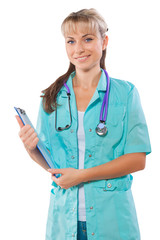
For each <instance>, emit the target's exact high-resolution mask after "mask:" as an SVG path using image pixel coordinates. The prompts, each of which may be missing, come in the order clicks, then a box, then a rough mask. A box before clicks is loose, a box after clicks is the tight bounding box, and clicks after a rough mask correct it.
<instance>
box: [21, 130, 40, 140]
mask: <svg viewBox="0 0 160 240" xmlns="http://www.w3.org/2000/svg"><path fill="white" fill-rule="evenodd" d="M35 137H37V133H36V132H35V131H34V129H33V128H28V129H27V130H26V132H24V134H23V135H22V136H21V138H22V140H23V141H24V142H26V141H32V140H33V139H34V138H35Z"/></svg>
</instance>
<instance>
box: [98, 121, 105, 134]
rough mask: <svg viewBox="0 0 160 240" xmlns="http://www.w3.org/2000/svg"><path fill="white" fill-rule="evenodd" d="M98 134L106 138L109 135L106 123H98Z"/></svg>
mask: <svg viewBox="0 0 160 240" xmlns="http://www.w3.org/2000/svg"><path fill="white" fill-rule="evenodd" d="M96 133H97V134H98V135H99V136H105V135H106V134H107V127H106V125H105V123H104V122H100V123H98V125H97V127H96Z"/></svg>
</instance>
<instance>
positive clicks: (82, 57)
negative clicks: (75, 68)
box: [78, 56, 88, 60]
mask: <svg viewBox="0 0 160 240" xmlns="http://www.w3.org/2000/svg"><path fill="white" fill-rule="evenodd" d="M87 57H88V56H86V57H82V58H78V59H80V60H81V59H85V58H87Z"/></svg>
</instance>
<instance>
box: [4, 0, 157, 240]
mask: <svg viewBox="0 0 160 240" xmlns="http://www.w3.org/2000/svg"><path fill="white" fill-rule="evenodd" d="M91 7H94V8H96V9H97V10H98V11H99V12H100V13H101V14H102V16H104V18H105V20H106V22H107V23H108V27H109V32H108V36H109V43H108V48H107V58H106V66H107V70H108V73H109V75H110V76H111V77H114V78H118V79H122V80H127V81H130V82H132V83H133V84H135V86H136V87H137V88H138V91H139V94H140V97H141V102H142V106H143V110H144V113H145V116H146V121H147V124H148V129H149V134H150V140H151V145H152V153H151V154H150V155H148V156H147V164H146V168H145V170H143V171H140V172H137V173H134V174H133V176H134V183H133V187H132V191H133V195H134V199H135V204H136V209H137V214H138V219H139V224H140V229H141V236H142V240H150V239H160V232H159V218H158V220H157V217H158V215H159V213H160V211H159V210H160V208H159V203H160V194H159V195H158V192H159V182H160V181H159V178H158V175H159V171H160V170H159V167H160V164H159V161H160V159H159V152H158V149H159V141H158V140H159V135H160V131H159V124H160V116H159V115H160V114H159V104H158V103H160V97H159V95H160V94H159V93H160V90H159V86H160V85H159V81H160V78H159V68H158V67H159V62H160V57H159V56H160V48H159V43H160V32H159V22H160V15H159V3H158V0H157V1H155V0H152V1H147V0H145V1H143V0H142V1H139V0H134V1H130V0H114V1H110V0H103V1H93V0H92V1H91V0H88V1H86V0H85V1H84V0H81V1H75V0H70V1H69V0H67V1H53V0H52V1H51V0H50V1H48V0H45V1H44V0H43V1H42V0H39V1H37V0H28V1H24V0H19V1H18V0H14V1H9V0H2V1H1V3H0V35H1V36H0V86H1V87H0V89H1V94H0V104H1V105H0V106H1V118H0V121H1V124H0V139H1V144H0V146H1V159H0V162H1V165H0V191H1V192H0V195H1V197H0V202H1V203H0V218H1V230H0V239H3V240H8V239H16V240H22V239H23V240H28V239H30V240H44V239H45V228H46V221H47V211H48V206H49V196H50V189H51V178H50V174H49V173H47V172H46V171H45V170H43V169H42V168H41V167H39V165H37V164H36V163H34V162H33V161H32V160H31V159H30V158H29V156H28V155H27V153H26V151H25V149H24V147H23V144H22V143H21V140H20V139H19V136H18V132H19V126H18V124H17V122H16V119H15V117H14V116H15V111H14V109H13V107H14V106H17V107H21V108H24V109H25V110H26V112H27V114H28V115H29V116H30V118H31V120H32V123H33V124H34V125H36V119H37V114H38V108H39V101H40V98H39V96H40V94H41V90H43V89H45V88H46V87H48V86H49V85H50V84H51V83H52V82H53V81H54V80H55V79H56V78H57V77H58V76H60V75H61V74H63V73H64V72H66V70H67V69H68V59H67V55H66V53H65V46H64V39H63V36H62V34H61V31H60V26H61V23H62V21H63V19H64V18H65V17H66V16H67V15H68V14H69V13H70V12H72V11H78V10H80V9H82V8H91ZM62 240H63V239H62ZM97 240H98V239H97ZM110 240H114V239H110Z"/></svg>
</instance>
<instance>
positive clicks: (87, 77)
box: [73, 66, 101, 90]
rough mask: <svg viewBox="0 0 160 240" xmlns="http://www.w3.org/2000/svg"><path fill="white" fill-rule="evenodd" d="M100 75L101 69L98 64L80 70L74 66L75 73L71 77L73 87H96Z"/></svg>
mask: <svg viewBox="0 0 160 240" xmlns="http://www.w3.org/2000/svg"><path fill="white" fill-rule="evenodd" d="M100 76H101V69H100V67H99V66H97V67H95V68H92V69H89V70H87V71H86V70H85V71H84V70H81V69H77V68H76V75H75V77H74V78H73V87H79V88H83V89H84V90H85V89H86V90H87V89H89V88H92V87H96V86H97V85H98V82H99V79H100Z"/></svg>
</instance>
